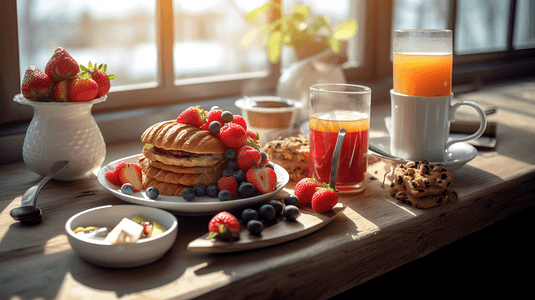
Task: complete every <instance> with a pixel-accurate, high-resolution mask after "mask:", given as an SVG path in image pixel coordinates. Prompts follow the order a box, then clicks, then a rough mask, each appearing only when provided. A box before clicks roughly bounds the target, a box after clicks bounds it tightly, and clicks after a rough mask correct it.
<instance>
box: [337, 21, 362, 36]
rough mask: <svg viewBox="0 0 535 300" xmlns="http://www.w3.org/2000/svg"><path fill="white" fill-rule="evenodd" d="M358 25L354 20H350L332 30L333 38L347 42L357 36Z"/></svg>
mask: <svg viewBox="0 0 535 300" xmlns="http://www.w3.org/2000/svg"><path fill="white" fill-rule="evenodd" d="M357 30H358V24H357V21H356V20H354V19H350V20H348V21H346V22H344V23H342V24H340V25H338V26H336V27H334V29H333V32H334V34H333V37H334V38H335V39H338V40H347V39H348V38H350V37H352V36H354V35H355V34H357Z"/></svg>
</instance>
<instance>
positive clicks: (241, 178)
mask: <svg viewBox="0 0 535 300" xmlns="http://www.w3.org/2000/svg"><path fill="white" fill-rule="evenodd" d="M232 176H234V178H236V181H237V182H238V183H240V182H242V181H244V180H245V172H244V171H243V170H240V169H238V170H236V171H234V172H233V173H232Z"/></svg>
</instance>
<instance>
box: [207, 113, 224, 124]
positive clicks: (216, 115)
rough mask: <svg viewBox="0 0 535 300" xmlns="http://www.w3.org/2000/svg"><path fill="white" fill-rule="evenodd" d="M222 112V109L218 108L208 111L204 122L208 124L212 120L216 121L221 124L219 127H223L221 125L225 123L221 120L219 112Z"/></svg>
mask: <svg viewBox="0 0 535 300" xmlns="http://www.w3.org/2000/svg"><path fill="white" fill-rule="evenodd" d="M222 113H223V111H222V110H220V109H217V110H211V111H209V112H208V114H207V116H206V123H208V124H210V123H212V122H213V121H218V122H219V123H220V124H221V127H223V125H225V124H224V123H223V121H222V120H221V114H222Z"/></svg>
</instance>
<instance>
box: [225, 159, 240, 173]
mask: <svg viewBox="0 0 535 300" xmlns="http://www.w3.org/2000/svg"><path fill="white" fill-rule="evenodd" d="M227 168H230V169H232V171H236V170H238V169H239V168H238V163H237V162H236V160H235V159H228V160H227Z"/></svg>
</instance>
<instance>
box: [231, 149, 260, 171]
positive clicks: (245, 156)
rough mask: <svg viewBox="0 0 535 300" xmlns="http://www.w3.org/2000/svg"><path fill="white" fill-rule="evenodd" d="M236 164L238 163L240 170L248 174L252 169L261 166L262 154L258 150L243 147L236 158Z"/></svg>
mask: <svg viewBox="0 0 535 300" xmlns="http://www.w3.org/2000/svg"><path fill="white" fill-rule="evenodd" d="M236 162H237V163H238V168H240V170H243V171H244V172H247V171H248V170H249V169H250V168H252V167H254V166H258V165H260V163H261V162H262V154H261V153H260V151H258V150H256V148H253V147H249V146H243V147H241V148H240V149H238V154H237V156H236Z"/></svg>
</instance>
